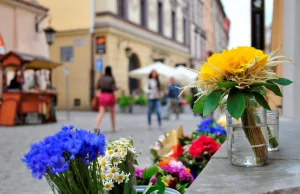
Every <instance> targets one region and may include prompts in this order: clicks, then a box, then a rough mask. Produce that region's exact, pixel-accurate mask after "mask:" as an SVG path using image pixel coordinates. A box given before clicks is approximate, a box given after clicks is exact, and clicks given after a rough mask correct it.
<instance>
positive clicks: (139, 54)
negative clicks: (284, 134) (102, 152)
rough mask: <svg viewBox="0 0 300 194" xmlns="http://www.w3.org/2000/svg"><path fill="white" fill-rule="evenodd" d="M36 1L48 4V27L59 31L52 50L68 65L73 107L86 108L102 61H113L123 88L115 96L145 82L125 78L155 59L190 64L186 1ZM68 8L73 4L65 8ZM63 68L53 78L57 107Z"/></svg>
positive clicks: (62, 93) (62, 105)
mask: <svg viewBox="0 0 300 194" xmlns="http://www.w3.org/2000/svg"><path fill="white" fill-rule="evenodd" d="M39 2H40V3H41V4H42V5H45V6H47V7H49V8H50V15H51V21H52V22H51V26H52V27H53V28H54V29H56V30H57V31H58V33H57V34H56V41H55V43H54V44H53V45H52V46H51V49H50V54H51V58H52V59H53V60H58V61H62V62H64V63H65V64H66V67H67V66H68V72H69V82H70V83H71V84H72V87H70V101H71V102H72V104H70V105H71V108H72V109H89V104H90V100H91V98H92V97H93V95H94V91H95V85H96V84H95V83H96V82H97V80H98V78H99V77H100V76H101V69H102V67H103V66H104V67H105V66H107V65H110V66H112V69H113V74H114V77H115V79H116V83H117V85H118V86H119V87H120V88H121V89H120V91H119V92H118V93H117V95H118V94H120V92H121V91H124V92H125V93H127V94H129V93H132V92H133V91H134V90H135V89H138V88H143V82H141V81H139V80H135V79H131V78H129V77H128V72H129V71H130V70H133V69H136V68H139V67H143V66H147V65H150V64H151V63H153V62H155V61H162V62H164V63H166V64H167V65H170V66H176V65H187V66H189V63H190V54H189V39H188V36H189V35H188V33H189V27H188V20H189V15H188V9H187V5H188V3H187V1H178V0H109V1H106V0H90V1H82V0H64V1H49V0H39ZM68 7H72V9H70V10H68V11H66V10H67V9H68ZM79 13H80V14H79ZM64 72H65V71H64V68H60V69H57V70H56V71H55V72H54V77H53V82H54V84H55V85H57V86H58V87H57V90H58V93H59V99H58V100H59V103H58V108H61V109H63V108H65V103H64V99H65V95H66V92H65V87H64V83H65V76H64ZM75 102H76V103H75Z"/></svg>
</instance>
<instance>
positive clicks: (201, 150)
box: [150, 119, 226, 178]
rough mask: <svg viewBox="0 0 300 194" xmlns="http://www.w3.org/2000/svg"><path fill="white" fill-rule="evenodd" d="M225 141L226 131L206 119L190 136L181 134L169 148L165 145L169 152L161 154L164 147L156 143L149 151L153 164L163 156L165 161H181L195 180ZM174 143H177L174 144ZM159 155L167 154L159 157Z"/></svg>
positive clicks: (214, 122) (211, 120)
mask: <svg viewBox="0 0 300 194" xmlns="http://www.w3.org/2000/svg"><path fill="white" fill-rule="evenodd" d="M180 134H181V133H180ZM166 138H169V136H167V137H166ZM162 140H163V141H162V142H164V141H165V139H162ZM225 140H226V130H225V129H224V128H223V127H222V126H221V125H219V124H218V123H217V122H216V121H215V120H214V119H207V120H203V121H202V122H201V123H200V125H199V126H198V129H197V130H195V131H194V132H193V133H192V135H191V136H187V135H183V134H181V135H180V136H179V137H178V141H172V142H173V144H172V145H171V146H170V145H169V144H166V145H165V147H167V148H169V147H170V149H171V151H168V152H162V150H164V149H165V147H164V146H163V145H162V144H161V143H160V144H157V143H156V144H155V146H153V147H152V148H151V149H150V152H151V154H152V158H153V162H154V163H157V162H159V161H164V160H166V157H165V156H168V158H167V160H177V161H181V162H182V163H183V164H184V165H185V166H186V167H188V168H189V169H191V174H192V175H193V177H194V178H195V177H197V175H198V174H199V173H200V172H201V171H202V170H203V169H204V167H205V166H206V164H207V163H208V162H209V160H210V158H211V157H212V156H213V155H214V154H215V152H216V151H217V150H218V149H219V148H220V147H221V144H223V143H224V141H225ZM159 142H161V141H159ZM174 142H177V143H176V144H175V143H174ZM160 153H168V154H167V155H161V154H160Z"/></svg>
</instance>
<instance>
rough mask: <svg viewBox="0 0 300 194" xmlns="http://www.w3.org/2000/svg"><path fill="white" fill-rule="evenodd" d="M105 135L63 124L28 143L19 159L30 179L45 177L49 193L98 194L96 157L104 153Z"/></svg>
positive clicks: (101, 189)
mask: <svg viewBox="0 0 300 194" xmlns="http://www.w3.org/2000/svg"><path fill="white" fill-rule="evenodd" d="M105 144H106V143H105V137H104V135H102V134H99V135H96V134H92V133H90V132H88V131H85V130H83V129H73V126H64V127H62V128H61V130H60V131H59V132H58V133H56V134H55V135H52V136H48V137H46V138H45V139H44V140H42V141H40V142H38V143H35V144H32V145H31V146H30V151H29V152H28V153H27V154H25V156H24V157H23V158H22V159H21V160H22V161H23V162H24V163H26V165H27V168H28V169H30V170H31V171H32V176H33V177H34V178H38V179H41V178H42V177H43V176H44V177H45V178H46V179H47V181H48V183H49V185H50V187H51V189H52V191H53V193H58V194H68V193H69V194H72V193H76V194H86V193H93V194H102V193H104V191H103V185H102V181H101V180H100V179H99V178H98V169H99V166H98V163H97V160H96V159H97V157H98V156H99V155H104V149H105Z"/></svg>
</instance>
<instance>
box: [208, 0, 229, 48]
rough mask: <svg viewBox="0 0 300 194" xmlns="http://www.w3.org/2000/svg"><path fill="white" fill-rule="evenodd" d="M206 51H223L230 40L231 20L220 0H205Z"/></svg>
mask: <svg viewBox="0 0 300 194" xmlns="http://www.w3.org/2000/svg"><path fill="white" fill-rule="evenodd" d="M203 5H204V27H205V31H206V51H212V52H221V51H222V50H223V49H226V48H227V46H228V41H229V35H228V34H229V27H230V21H229V19H228V18H227V16H226V13H225V11H224V8H223V5H222V2H221V1H220V0H203Z"/></svg>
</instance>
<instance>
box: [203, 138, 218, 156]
mask: <svg viewBox="0 0 300 194" xmlns="http://www.w3.org/2000/svg"><path fill="white" fill-rule="evenodd" d="M199 139H200V141H202V142H203V144H204V146H205V151H206V152H208V153H209V154H214V153H216V151H218V149H219V148H220V147H221V145H220V144H217V142H216V141H215V140H214V139H213V138H211V137H207V136H200V138H199Z"/></svg>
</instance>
